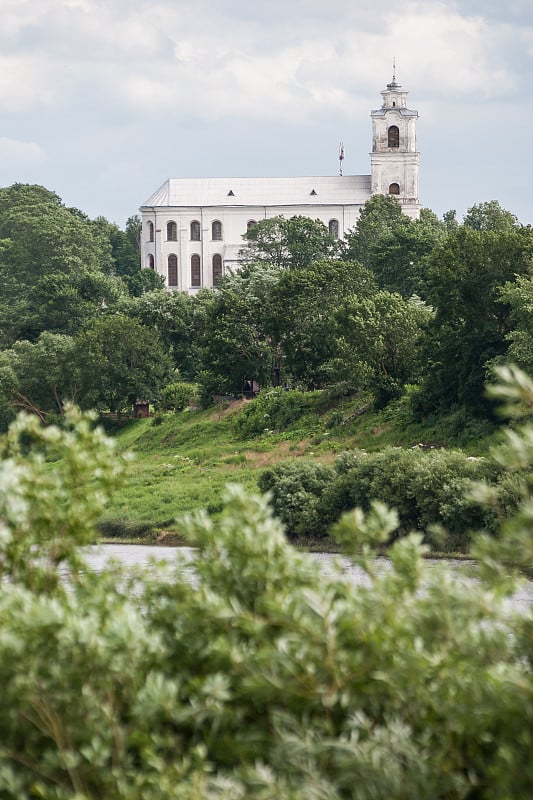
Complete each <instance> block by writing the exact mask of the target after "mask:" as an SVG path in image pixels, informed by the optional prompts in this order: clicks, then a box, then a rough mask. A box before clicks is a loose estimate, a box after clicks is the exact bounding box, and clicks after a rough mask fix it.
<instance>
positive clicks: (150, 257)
mask: <svg viewBox="0 0 533 800" xmlns="http://www.w3.org/2000/svg"><path fill="white" fill-rule="evenodd" d="M148 268H149V269H155V261H154V257H153V255H152V254H151V253H149V254H148Z"/></svg>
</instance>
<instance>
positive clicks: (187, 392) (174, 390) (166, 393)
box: [160, 381, 200, 412]
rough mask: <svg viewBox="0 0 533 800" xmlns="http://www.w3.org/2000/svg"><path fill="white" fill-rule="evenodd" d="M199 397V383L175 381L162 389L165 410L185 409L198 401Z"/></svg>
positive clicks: (162, 404)
mask: <svg viewBox="0 0 533 800" xmlns="http://www.w3.org/2000/svg"><path fill="white" fill-rule="evenodd" d="M199 398H200V392H199V387H198V384H196V383H187V382H186V381H175V382H174V383H169V384H168V385H167V386H165V388H164V389H163V390H162V392H161V403H160V405H161V408H162V409H163V410H164V411H174V412H178V411H184V409H186V408H187V407H188V406H190V405H193V404H194V403H197V402H198V401H199Z"/></svg>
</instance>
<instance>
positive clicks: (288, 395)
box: [234, 389, 320, 437]
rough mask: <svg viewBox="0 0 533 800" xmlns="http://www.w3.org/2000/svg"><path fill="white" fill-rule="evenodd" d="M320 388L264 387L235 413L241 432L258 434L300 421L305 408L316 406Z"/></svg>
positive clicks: (242, 433) (284, 427)
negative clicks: (311, 390)
mask: <svg viewBox="0 0 533 800" xmlns="http://www.w3.org/2000/svg"><path fill="white" fill-rule="evenodd" d="M319 397H320V392H299V391H296V390H291V391H286V390H284V389H270V390H268V391H262V392H260V393H259V395H258V396H257V397H256V398H255V399H254V400H251V401H250V402H249V403H247V404H246V406H244V408H242V409H241V411H240V412H239V414H237V415H236V417H235V421H234V424H235V427H236V430H237V432H238V434H239V435H240V436H244V437H249V436H257V435H259V434H261V433H264V432H265V431H270V430H272V431H277V432H279V431H284V430H286V429H287V428H288V427H289V426H290V425H292V424H293V423H295V422H297V421H298V420H299V419H300V418H301V417H302V415H303V414H304V413H305V411H307V410H309V409H310V408H313V407H314V405H315V404H316V403H317V401H318V398H319Z"/></svg>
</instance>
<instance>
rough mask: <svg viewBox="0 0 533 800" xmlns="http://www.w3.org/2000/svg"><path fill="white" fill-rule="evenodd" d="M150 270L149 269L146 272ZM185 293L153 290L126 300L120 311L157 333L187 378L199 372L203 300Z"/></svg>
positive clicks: (123, 301)
mask: <svg viewBox="0 0 533 800" xmlns="http://www.w3.org/2000/svg"><path fill="white" fill-rule="evenodd" d="M145 271H146V270H145ZM195 301H196V298H194V297H191V296H190V295H188V294H186V293H185V292H168V291H167V290H166V289H161V288H159V289H157V288H156V289H152V290H151V291H147V292H145V293H143V294H141V295H140V296H138V297H124V298H122V299H121V302H120V303H119V305H118V310H119V311H120V312H121V313H123V314H126V315H127V316H129V317H131V318H132V319H135V320H137V321H138V322H140V323H141V324H142V325H145V326H146V327H147V328H153V329H154V330H156V331H157V333H158V335H159V337H160V339H161V341H162V342H163V345H164V346H165V348H166V349H167V350H168V351H169V353H170V355H171V356H172V358H173V360H174V363H175V366H176V368H177V369H179V371H180V374H181V375H182V376H183V377H186V378H189V379H193V378H194V376H195V374H196V371H197V363H196V362H197V353H196V351H197V338H198V335H199V327H201V325H202V324H203V323H202V319H203V316H202V304H201V300H200V301H199V302H195Z"/></svg>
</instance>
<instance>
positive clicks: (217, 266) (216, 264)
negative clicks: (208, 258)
mask: <svg viewBox="0 0 533 800" xmlns="http://www.w3.org/2000/svg"><path fill="white" fill-rule="evenodd" d="M221 277H222V256H221V255H219V254H218V253H216V254H215V255H214V256H213V286H218V282H219V280H220V279H221Z"/></svg>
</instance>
